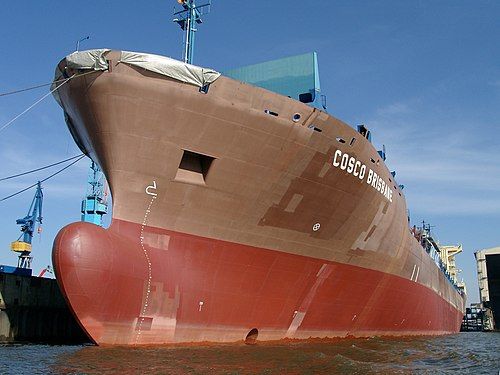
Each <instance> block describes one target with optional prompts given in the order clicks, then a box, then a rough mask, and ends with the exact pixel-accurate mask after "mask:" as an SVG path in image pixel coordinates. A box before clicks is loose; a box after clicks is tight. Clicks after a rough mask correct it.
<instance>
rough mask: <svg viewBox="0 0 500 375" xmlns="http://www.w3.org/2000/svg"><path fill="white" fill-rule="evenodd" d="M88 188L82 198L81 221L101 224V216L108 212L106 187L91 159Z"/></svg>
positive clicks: (102, 176) (99, 171)
mask: <svg viewBox="0 0 500 375" xmlns="http://www.w3.org/2000/svg"><path fill="white" fill-rule="evenodd" d="M88 183H89V188H88V190H87V194H86V196H85V198H84V199H83V200H82V209H81V213H82V221H85V222H87V223H93V224H96V225H99V226H102V217H103V215H105V214H106V213H107V212H108V202H107V198H108V191H107V190H108V189H107V183H106V180H105V178H104V174H103V173H102V172H101V169H100V168H99V166H98V165H97V164H96V163H95V162H94V161H92V164H91V165H90V171H89V179H88Z"/></svg>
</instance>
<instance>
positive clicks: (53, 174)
mask: <svg viewBox="0 0 500 375" xmlns="http://www.w3.org/2000/svg"><path fill="white" fill-rule="evenodd" d="M84 157H85V155H81V156H80V157H79V158H78V159H76V160H75V161H73V162H72V163H70V164H68V165H67V166H65V167H64V168H61V169H59V170H58V171H57V172H55V173H52V174H51V175H50V176H48V177H45V178H44V179H43V180H40V181H39V182H45V181H47V180H49V179H51V178H52V177H54V176H56V175H58V174H59V173H61V172H62V171H64V170H66V169H68V168H69V167H71V166H72V165H74V164H76V163H78V162H79V161H80V160H82V159H83V158H84ZM37 184H38V182H36V183H34V184H33V185H30V186H28V187H26V188H24V189H22V190H19V191H18V192H15V193H14V194H11V195H8V196H6V197H4V198H2V199H0V202H3V201H5V200H7V199H9V198H12V197H15V196H16V195H18V194H21V193H23V192H25V191H26V190H29V189H31V188H33V187H35V186H36V185H37Z"/></svg>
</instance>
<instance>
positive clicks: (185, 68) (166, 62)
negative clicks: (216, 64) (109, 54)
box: [120, 51, 220, 87]
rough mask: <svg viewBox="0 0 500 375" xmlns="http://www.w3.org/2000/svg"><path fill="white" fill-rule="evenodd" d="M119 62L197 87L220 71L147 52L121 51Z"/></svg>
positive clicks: (215, 77) (203, 84)
mask: <svg viewBox="0 0 500 375" xmlns="http://www.w3.org/2000/svg"><path fill="white" fill-rule="evenodd" d="M120 62H122V63H125V64H130V65H134V66H138V67H141V68H144V69H146V70H149V71H152V72H155V73H158V74H162V75H164V76H167V77H170V78H173V79H176V80H178V81H182V82H186V83H190V84H192V85H196V86H199V87H203V86H205V85H207V84H209V83H212V82H213V81H215V80H216V79H217V78H219V77H220V73H219V72H216V71H215V70H212V69H207V68H201V67H199V66H195V65H190V64H186V63H184V62H182V61H177V60H174V59H171V58H169V57H165V56H158V55H151V54H148V53H139V52H127V51H122V54H121V58H120Z"/></svg>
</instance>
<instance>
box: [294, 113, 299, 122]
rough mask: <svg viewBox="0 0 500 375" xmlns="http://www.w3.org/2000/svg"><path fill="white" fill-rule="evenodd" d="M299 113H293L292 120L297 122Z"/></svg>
mask: <svg viewBox="0 0 500 375" xmlns="http://www.w3.org/2000/svg"><path fill="white" fill-rule="evenodd" d="M300 117H301V116H300V113H295V114H294V115H293V117H292V120H293V122H298V121H299V120H300Z"/></svg>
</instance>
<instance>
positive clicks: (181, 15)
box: [173, 0, 211, 64]
mask: <svg viewBox="0 0 500 375" xmlns="http://www.w3.org/2000/svg"><path fill="white" fill-rule="evenodd" d="M194 1H195V0H177V2H178V3H179V4H181V5H182V7H183V8H184V9H183V10H180V11H178V12H175V13H174V19H173V21H174V22H176V23H178V24H179V26H180V27H181V29H182V30H183V31H185V32H186V39H185V42H184V62H185V63H187V64H192V63H193V55H194V35H195V34H194V33H195V32H196V31H198V29H196V24H200V23H202V22H203V20H202V19H201V16H202V15H204V14H208V13H209V12H210V6H211V1H209V2H208V3H206V4H203V5H196V4H195V2H194Z"/></svg>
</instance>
